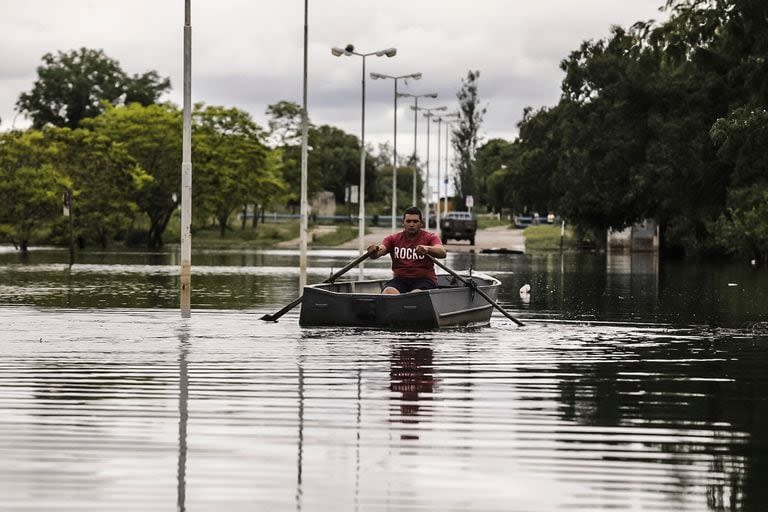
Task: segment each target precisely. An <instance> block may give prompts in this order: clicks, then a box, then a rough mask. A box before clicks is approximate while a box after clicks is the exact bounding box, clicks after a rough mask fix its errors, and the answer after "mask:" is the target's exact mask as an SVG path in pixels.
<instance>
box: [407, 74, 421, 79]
mask: <svg viewBox="0 0 768 512" xmlns="http://www.w3.org/2000/svg"><path fill="white" fill-rule="evenodd" d="M410 78H413V79H414V80H421V73H414V74H412V75H411V76H410Z"/></svg>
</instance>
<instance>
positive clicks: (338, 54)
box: [331, 46, 344, 57]
mask: <svg viewBox="0 0 768 512" xmlns="http://www.w3.org/2000/svg"><path fill="white" fill-rule="evenodd" d="M331 53H332V54H333V55H334V56H336V57H341V56H342V55H344V50H342V49H341V48H337V47H336V46H334V47H333V48H331Z"/></svg>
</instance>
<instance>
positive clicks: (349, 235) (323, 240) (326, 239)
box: [312, 225, 358, 247]
mask: <svg viewBox="0 0 768 512" xmlns="http://www.w3.org/2000/svg"><path fill="white" fill-rule="evenodd" d="M357 234H358V228H357V227H353V226H349V225H340V226H337V227H336V230H335V231H329V232H326V233H323V234H322V235H316V236H313V237H312V245H313V246H314V247H334V246H337V245H341V244H343V243H345V242H349V241H350V240H354V239H355V238H357Z"/></svg>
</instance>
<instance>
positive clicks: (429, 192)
mask: <svg viewBox="0 0 768 512" xmlns="http://www.w3.org/2000/svg"><path fill="white" fill-rule="evenodd" d="M411 108H414V109H418V110H424V111H425V112H424V117H426V118H427V162H426V163H427V190H426V195H427V200H426V202H425V203H426V208H425V213H424V222H425V223H426V227H427V229H429V203H430V201H432V187H430V185H429V120H430V119H431V118H432V116H434V114H433V113H432V112H433V111H436V110H447V109H448V107H432V108H418V107H411Z"/></svg>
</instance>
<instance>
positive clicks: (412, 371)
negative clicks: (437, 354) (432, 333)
mask: <svg viewBox="0 0 768 512" xmlns="http://www.w3.org/2000/svg"><path fill="white" fill-rule="evenodd" d="M433 355H434V354H433V351H432V349H431V348H430V347H401V348H398V349H396V350H395V352H394V354H393V355H392V361H391V366H390V374H389V375H390V386H389V389H390V391H393V392H395V393H400V397H399V400H400V418H398V419H397V420H395V421H398V422H401V423H418V419H416V416H418V414H419V406H420V403H419V402H420V401H421V402H423V401H425V400H431V399H432V397H431V394H432V393H433V392H434V390H435V385H436V383H437V381H436V379H434V378H433V376H432V358H433ZM424 395H427V396H424ZM400 437H401V439H418V436H416V435H411V434H404V435H402V436H400Z"/></svg>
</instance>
